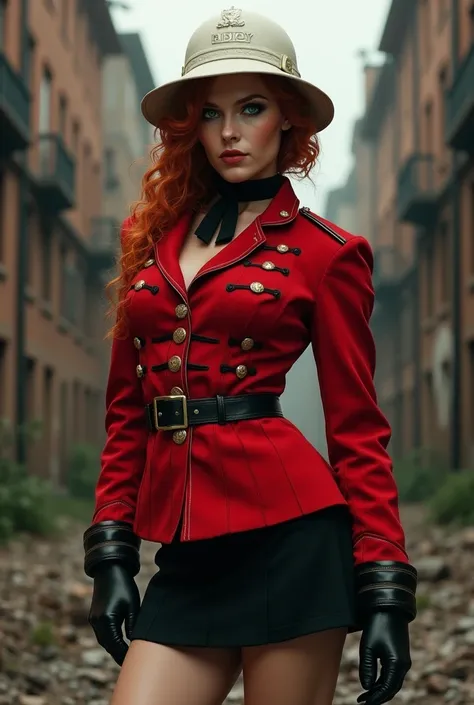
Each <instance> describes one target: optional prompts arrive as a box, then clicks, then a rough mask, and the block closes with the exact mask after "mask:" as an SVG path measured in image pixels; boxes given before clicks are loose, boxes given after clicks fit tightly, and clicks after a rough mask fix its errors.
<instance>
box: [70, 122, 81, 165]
mask: <svg viewBox="0 0 474 705" xmlns="http://www.w3.org/2000/svg"><path fill="white" fill-rule="evenodd" d="M79 135H80V127H79V123H78V122H74V124H73V126H72V143H71V149H72V153H73V154H74V156H75V157H77V154H78V150H79Z"/></svg>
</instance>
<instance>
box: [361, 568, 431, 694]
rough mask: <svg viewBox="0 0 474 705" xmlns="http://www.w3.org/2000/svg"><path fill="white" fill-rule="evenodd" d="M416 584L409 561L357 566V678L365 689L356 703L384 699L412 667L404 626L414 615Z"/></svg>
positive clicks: (393, 692) (407, 632)
mask: <svg viewBox="0 0 474 705" xmlns="http://www.w3.org/2000/svg"><path fill="white" fill-rule="evenodd" d="M416 586H417V572H416V569H415V568H414V567H413V566H411V565H410V564H409V563H401V562H399V561H372V562H368V563H362V564H360V565H358V566H357V567H356V587H357V608H358V612H359V623H360V625H361V627H362V637H361V641H360V666H359V677H360V682H361V685H362V687H363V688H364V689H365V690H366V692H365V693H363V694H362V695H360V696H359V698H358V699H357V702H359V703H365V705H382V703H388V702H389V701H390V700H392V698H394V697H395V695H396V694H397V693H398V691H399V690H400V689H401V687H402V685H403V682H404V679H405V676H406V674H407V673H408V671H409V670H410V668H411V658H410V636H409V629H408V625H409V623H410V622H411V621H412V620H414V619H415V617H416ZM379 662H380V666H381V669H380V675H378V665H379ZM377 676H378V677H377Z"/></svg>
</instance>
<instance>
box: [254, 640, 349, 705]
mask: <svg viewBox="0 0 474 705" xmlns="http://www.w3.org/2000/svg"><path fill="white" fill-rule="evenodd" d="M346 634H347V630H346V629H345V628H343V629H331V630H328V631H324V632H318V633H317V634H309V635H308V636H302V637H298V638H297V639H292V640H290V641H285V642H281V643H279V644H270V645H268V646H252V647H247V648H245V649H242V665H243V677H244V690H245V705H288V704H289V703H291V705H331V703H332V701H333V698H334V691H335V689H336V683H337V677H338V674H339V666H340V663H341V656H342V650H343V647H344V642H345V639H346Z"/></svg>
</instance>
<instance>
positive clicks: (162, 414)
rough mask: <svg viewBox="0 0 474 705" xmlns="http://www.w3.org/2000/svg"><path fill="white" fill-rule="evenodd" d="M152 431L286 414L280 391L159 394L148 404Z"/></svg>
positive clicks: (146, 409)
mask: <svg viewBox="0 0 474 705" xmlns="http://www.w3.org/2000/svg"><path fill="white" fill-rule="evenodd" d="M145 414H146V421H147V426H148V428H149V430H150V431H176V430H178V429H183V428H188V426H198V425H200V424H205V423H218V424H225V423H228V422H230V421H243V420H245V419H260V418H263V417H265V416H283V412H282V410H281V405H280V399H279V397H278V396H276V394H242V395H240V396H235V397H223V396H216V397H209V398H207V399H187V398H186V397H185V396H184V395H176V396H168V397H155V398H154V399H153V401H152V402H151V403H150V404H147V405H146V406H145Z"/></svg>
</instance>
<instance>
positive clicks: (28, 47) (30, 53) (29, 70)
mask: <svg viewBox="0 0 474 705" xmlns="http://www.w3.org/2000/svg"><path fill="white" fill-rule="evenodd" d="M34 52H35V40H34V39H33V37H32V36H31V34H29V35H28V39H27V41H26V42H25V50H24V52H23V78H24V80H25V83H26V85H27V86H28V88H29V89H30V90H31V89H32V88H33V86H34V61H33V58H34Z"/></svg>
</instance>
